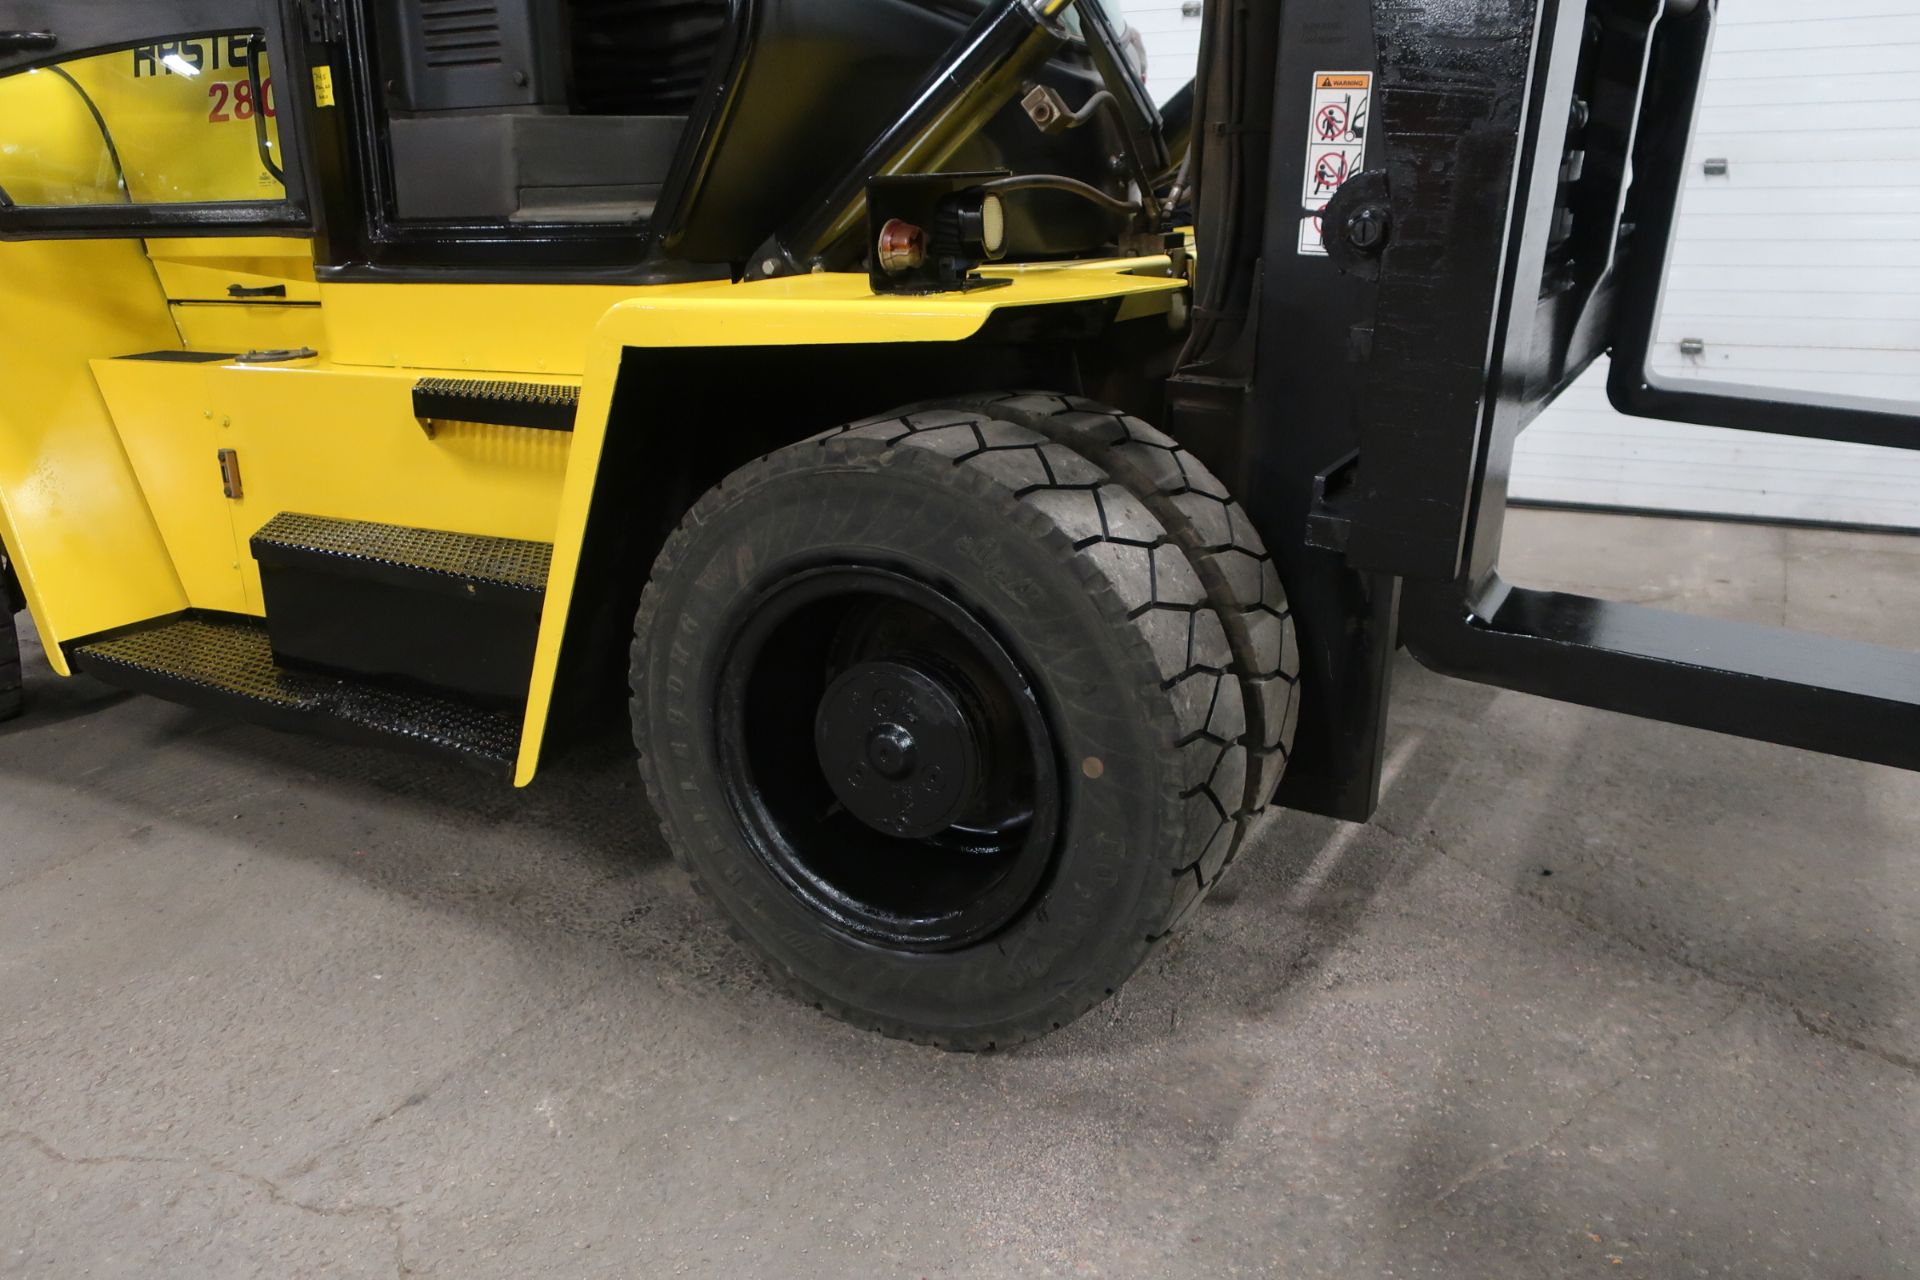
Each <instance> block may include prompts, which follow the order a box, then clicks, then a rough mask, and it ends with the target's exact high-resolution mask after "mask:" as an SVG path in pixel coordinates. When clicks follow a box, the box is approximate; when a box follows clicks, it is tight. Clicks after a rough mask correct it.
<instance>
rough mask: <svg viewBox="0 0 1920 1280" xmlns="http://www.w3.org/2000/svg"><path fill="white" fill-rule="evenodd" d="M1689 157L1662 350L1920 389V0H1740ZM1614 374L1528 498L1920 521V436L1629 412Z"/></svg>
mask: <svg viewBox="0 0 1920 1280" xmlns="http://www.w3.org/2000/svg"><path fill="white" fill-rule="evenodd" d="M1710 160H1712V161H1725V168H1726V172H1725V174H1724V175H1719V174H1714V175H1710V174H1709V173H1708V163H1707V162H1708V161H1710ZM1718 167H1719V166H1718V165H1715V166H1714V168H1716V169H1717V168H1718ZM1689 173H1690V175H1691V176H1690V177H1689V179H1688V189H1687V192H1686V199H1685V202H1684V203H1683V204H1682V206H1681V218H1680V229H1679V242H1678V244H1677V246H1676V249H1675V256H1674V263H1673V267H1672V270H1671V274H1670V276H1669V279H1668V282H1667V295H1666V299H1665V303H1664V305H1663V307H1662V311H1661V317H1660V323H1659V326H1658V329H1657V332H1656V335H1655V336H1656V343H1657V345H1656V347H1655V350H1654V353H1653V358H1652V363H1653V367H1654V369H1655V370H1656V371H1657V372H1659V373H1661V374H1664V375H1666V376H1668V377H1670V378H1674V379H1686V380H1700V381H1705V382H1713V381H1728V382H1738V383H1743V384H1746V385H1749V386H1770V387H1780V388H1783V389H1787V390H1796V391H1810V392H1817V393H1826V394H1840V395H1854V396H1871V397H1875V398H1878V399H1883V400H1886V401H1889V402H1892V404H1891V407H1893V408H1895V409H1899V410H1906V411H1912V410H1913V407H1914V406H1915V405H1916V404H1920V0H1823V2H1822V3H1820V4H1808V3H1806V0H1722V2H1721V6H1720V26H1719V30H1718V32H1717V34H1716V37H1715V42H1714V50H1713V59H1712V62H1711V63H1710V65H1709V68H1708V74H1707V84H1706V91H1705V96H1704V98H1703V100H1702V104H1701V115H1700V121H1699V124H1698V127H1697V129H1696V131H1695V136H1694V140H1693V149H1692V154H1691V156H1690V159H1689ZM1688 339H1693V340H1696V341H1697V342H1699V343H1700V344H1702V346H1703V347H1704V350H1703V351H1702V353H1701V354H1700V355H1698V356H1688V355H1683V354H1682V353H1681V343H1682V342H1683V341H1686V340H1688ZM1605 378H1606V371H1605V369H1604V368H1602V369H1597V370H1594V371H1593V372H1591V373H1589V374H1588V376H1587V377H1586V378H1585V379H1583V380H1582V381H1581V382H1580V383H1579V384H1578V385H1577V386H1575V387H1574V388H1573V390H1572V391H1570V392H1568V394H1567V395H1566V396H1565V397H1563V398H1562V400H1561V401H1560V402H1559V403H1558V404H1556V405H1555V406H1554V407H1553V408H1552V409H1550V410H1548V411H1547V413H1546V414H1545V415H1544V416H1543V417H1542V418H1541V420H1540V421H1539V422H1538V423H1536V424H1535V425H1534V426H1533V427H1532V428H1531V429H1530V430H1528V431H1527V432H1526V433H1525V434H1524V435H1523V436H1521V438H1520V445H1519V449H1518V451H1517V453H1516V456H1515V459H1514V476H1513V493H1514V496H1515V497H1516V498H1520V499H1534V500H1539V501H1552V502H1569V503H1580V504H1592V505H1597V506H1625V507H1643V508H1650V509H1655V510H1665V511H1694V512H1706V513H1711V514H1717V515H1737V516H1753V517H1760V518H1765V519H1789V520H1816V521H1833V522H1838V523H1858V524H1875V525H1887V526H1892V527H1899V528H1920V453H1910V452H1907V451H1905V450H1899V449H1874V448H1868V447H1866V446H1863V445H1838V444H1830V443H1825V442H1820V441H1807V440H1795V439H1792V438H1790V437H1787V436H1767V435H1757V434H1750V433H1747V432H1741V431H1722V430H1716V429H1714V428H1711V427H1693V426H1687V425H1684V424H1681V423H1670V422H1651V421H1645V420H1641V419H1635V418H1626V417H1622V416H1621V415H1619V414H1617V413H1615V412H1614V411H1613V409H1612V407H1611V406H1610V405H1609V404H1608V403H1607V398H1606V391H1605V387H1604V382H1605Z"/></svg>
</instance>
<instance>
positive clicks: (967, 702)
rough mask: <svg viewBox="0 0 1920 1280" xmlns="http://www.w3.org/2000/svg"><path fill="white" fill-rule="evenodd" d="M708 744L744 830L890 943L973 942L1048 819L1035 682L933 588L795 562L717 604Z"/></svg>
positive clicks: (886, 572)
mask: <svg viewBox="0 0 1920 1280" xmlns="http://www.w3.org/2000/svg"><path fill="white" fill-rule="evenodd" d="M732 616H733V619H734V622H733V625H732V626H731V627H730V634H729V635H728V636H727V637H726V638H725V641H724V654H725V656H724V658H723V660H722V662H721V665H720V670H719V676H718V680H717V683H716V687H715V690H714V698H715V706H714V710H715V715H714V726H715V731H716V733H717V735H718V742H717V744H716V745H717V758H718V762H719V766H720V774H721V778H722V782H723V785H724V786H725V789H726V793H727V800H728V804H729V806H730V807H731V810H732V812H733V815H734V817H735V820H736V821H737V822H738V824H739V826H740V830H741V833H742V834H743V835H744V836H745V838H746V841H747V843H748V845H749V846H750V847H751V848H752V850H753V852H754V853H755V855H757V856H758V857H759V859H760V860H761V862H763V863H764V864H765V865H766V866H767V868H768V869H769V870H770V871H772V872H773V874H774V875H775V876H776V877H778V878H779V880H780V881H781V882H782V883H783V884H784V885H785V886H786V888H787V889H788V890H789V891H790V892H791V893H792V894H793V895H794V896H795V897H796V898H798V899H799V901H800V902H801V903H803V904H804V905H805V906H806V907H807V908H808V909H809V910H811V911H812V912H814V913H815V914H816V915H818V916H820V917H821V918H822V919H823V920H824V921H825V922H826V923H827V924H828V925H829V926H831V927H833V928H834V929H836V930H838V931H841V932H843V933H846V934H851V935H853V936H855V937H858V938H860V939H863V940H865V941H868V942H873V943H878V944H881V945H883V946H887V947H890V948H895V949H900V950H907V951H947V950H953V949H956V948H959V947H964V946H968V945H971V944H973V943H977V942H979V941H981V940H982V939H985V938H987V937H990V936H992V935H993V934H995V933H997V932H999V931H1001V930H1002V929H1004V928H1006V927H1007V926H1008V925H1009V924H1011V923H1012V922H1013V921H1014V920H1016V919H1018V918H1019V917H1020V916H1021V915H1023V914H1024V913H1025V911H1026V910H1027V909H1028V907H1029V906H1031V905H1032V903H1033V901H1034V898H1035V896H1036V895H1037V893H1038V892H1039V890H1040V888H1041V886H1042V885H1043V884H1044V882H1045V879H1046V876H1047V874H1048V872H1049V870H1050V869H1051V866H1052V863H1053V857H1054V852H1055V845H1056V840H1057V836H1058V833H1059V825H1060V808H1061V804H1060V795H1059V782H1058V779H1059V772H1058V769H1057V767H1056V763H1055V751H1054V745H1053V736H1052V733H1051V731H1050V730H1049V728H1048V724H1047V717H1046V715H1045V713H1044V711H1043V710H1042V707H1041V704H1040V700H1039V698H1038V696H1037V692H1036V686H1035V684H1034V682H1033V681H1032V680H1031V679H1030V678H1029V677H1028V675H1027V673H1026V671H1025V670H1024V668H1023V667H1022V666H1021V664H1020V663H1019V662H1017V661H1016V660H1015V659H1014V657H1013V655H1012V654H1011V652H1010V651H1009V650H1008V648H1007V646H1006V645H1005V644H1003V643H1002V642H1001V640H1000V639H999V637H998V636H996V635H995V633H994V632H993V630H992V629H991V628H989V627H988V626H987V625H986V624H985V623H984V622H983V621H982V619H981V618H980V617H979V616H978V615H977V614H976V613H975V612H974V611H973V610H971V609H969V608H967V607H966V606H965V605H964V604H962V603H961V602H960V601H959V600H958V599H956V598H955V596H954V595H953V594H952V593H951V592H950V591H948V590H946V589H943V588H940V587H936V586H934V585H933V584H931V583H929V582H926V581H923V580H921V579H920V578H918V577H914V576H910V575H908V574H906V573H902V572H899V571H898V570H895V569H893V568H886V567H880V566H873V565H850V564H837V565H829V566H824V567H819V568H812V569H807V570H804V571H801V572H798V573H793V574H790V575H788V576H786V577H784V578H783V579H782V580H781V581H780V582H778V583H775V584H773V585H772V586H770V587H768V588H766V589H765V590H763V591H761V592H759V593H758V594H756V595H754V596H753V597H751V598H750V599H748V600H746V601H744V602H743V603H742V605H741V606H740V607H739V608H737V609H736V610H735V612H734V614H733V615H732Z"/></svg>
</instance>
